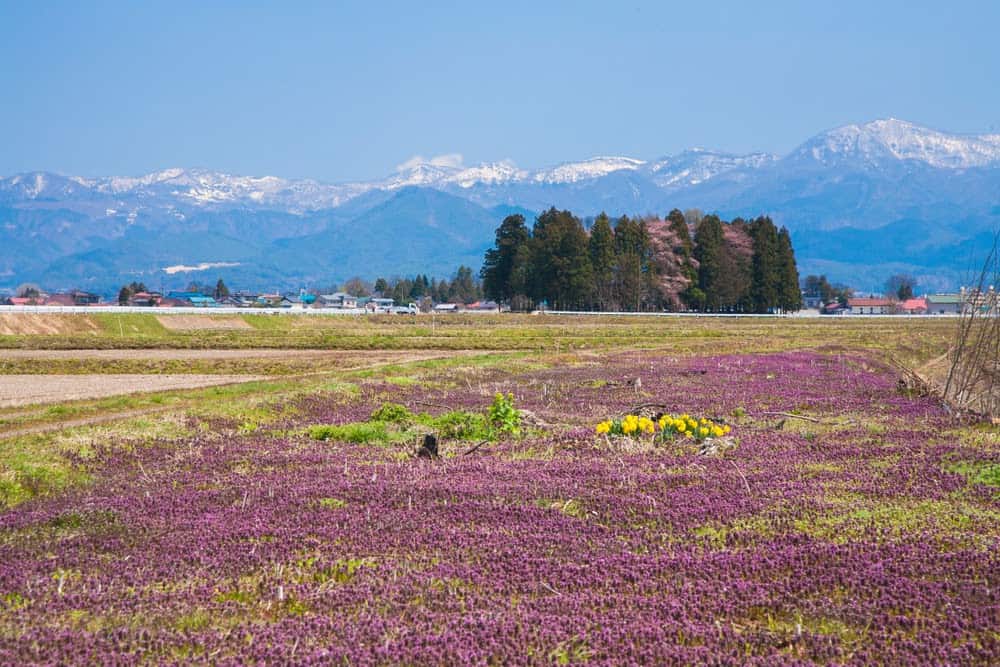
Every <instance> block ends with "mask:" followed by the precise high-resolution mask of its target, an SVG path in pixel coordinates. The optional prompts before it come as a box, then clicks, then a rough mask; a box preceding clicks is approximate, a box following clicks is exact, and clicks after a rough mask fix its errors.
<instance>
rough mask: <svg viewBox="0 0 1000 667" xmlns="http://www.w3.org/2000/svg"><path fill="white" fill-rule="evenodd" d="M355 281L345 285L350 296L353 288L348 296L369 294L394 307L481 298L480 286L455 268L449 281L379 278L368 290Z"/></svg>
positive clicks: (466, 270)
mask: <svg viewBox="0 0 1000 667" xmlns="http://www.w3.org/2000/svg"><path fill="white" fill-rule="evenodd" d="M356 280H357V279H353V280H351V281H348V283H347V284H345V291H347V292H351V288H353V289H354V291H353V292H351V293H352V294H356V295H358V296H368V294H367V293H366V292H369V291H370V292H372V293H375V294H379V295H381V296H385V297H389V298H392V299H393V300H395V302H396V303H408V302H411V301H414V302H419V301H421V300H422V299H425V298H427V299H430V300H431V301H433V302H434V303H449V302H454V303H472V302H474V301H479V300H480V299H482V298H483V290H482V286H481V285H480V282H479V281H478V280H476V278H475V274H473V272H472V269H471V268H469V267H468V266H460V267H458V271H456V272H455V275H454V276H452V279H451V280H450V281H449V280H448V279H447V278H442V279H441V280H437V279H435V278H429V279H428V277H427V275H426V274H424V275H420V274H418V275H416V276H414V277H413V278H399V277H395V278H389V279H385V278H379V279H378V280H376V281H375V284H374V285H373V286H371V288H370V290H369V289H366V286H365V285H364V284H362V285H358V284H357V282H355V281H356Z"/></svg>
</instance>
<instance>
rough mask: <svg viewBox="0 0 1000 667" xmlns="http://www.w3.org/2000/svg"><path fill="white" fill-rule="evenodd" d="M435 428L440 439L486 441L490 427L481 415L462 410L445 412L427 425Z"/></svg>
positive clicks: (488, 437)
mask: <svg viewBox="0 0 1000 667" xmlns="http://www.w3.org/2000/svg"><path fill="white" fill-rule="evenodd" d="M427 425H428V426H431V427H433V428H435V429H436V430H437V432H438V435H439V436H440V437H442V438H446V439H452V440H488V439H490V436H491V434H490V426H489V424H488V423H487V421H486V417H484V416H483V415H477V414H475V413H472V412H464V411H462V410H453V411H452V412H446V413H445V414H443V415H441V416H440V417H435V418H433V419H431V420H430V422H429V423H428V424H427Z"/></svg>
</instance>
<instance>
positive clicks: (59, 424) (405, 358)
mask: <svg viewBox="0 0 1000 667" xmlns="http://www.w3.org/2000/svg"><path fill="white" fill-rule="evenodd" d="M92 351H93V352H105V351H104V350H92ZM164 351H165V352H176V350H164ZM71 352H76V351H71ZM117 352H120V351H117ZM183 352H213V350H197V351H196V350H184V351H183ZM225 352H242V351H241V350H232V351H229V350H226V351H225ZM272 352H284V351H283V350H273V351H272ZM296 352H297V351H296ZM319 352H328V351H327V350H322V351H319ZM330 352H332V351H330ZM482 354H489V352H484V351H482V350H463V351H460V352H449V353H414V352H400V353H398V354H397V353H392V354H391V355H388V356H391V357H392V358H391V359H388V360H387V359H385V358H384V357H385V356H387V354H386V353H375V354H373V355H369V356H370V357H374V358H375V359H376V360H375V361H374V363H367V364H361V365H356V366H351V367H348V368H341V369H338V370H336V371H317V372H314V373H303V374H300V375H295V376H282V377H280V378H279V379H280V380H282V381H287V380H290V379H295V378H301V379H306V378H310V377H316V376H323V375H325V376H334V375H336V374H339V373H343V372H353V371H359V370H367V369H372V368H379V367H382V366H390V365H394V364H399V363H407V362H415V361H426V360H432V359H442V358H450V357H454V356H475V355H482ZM5 377H6V378H11V377H15V378H31V379H32V380H38V379H45V378H51V377H65V378H74V379H76V378H81V377H83V378H88V377H97V378H102V377H114V376H108V375H98V376H80V375H70V376H46V375H28V376H10V375H8V376H2V375H0V398H2V382H3V379H4V378H5ZM120 377H126V378H130V379H132V380H133V382H134V381H135V378H157V377H176V378H182V379H190V378H202V377H204V378H211V379H212V380H215V381H214V382H210V383H208V384H202V385H197V386H193V385H182V386H180V387H174V388H181V389H187V388H190V389H197V388H199V387H206V386H218V385H222V384H242V383H244V382H253V381H256V380H266V379H269V378H268V377H266V376H253V375H230V376H220V375H209V376H198V375H180V376H163V375H159V376H157V375H139V376H136V375H126V376H120ZM169 389H171V388H170V387H164V388H158V389H147V388H143V389H139V390H133V391H131V392H129V393H147V392H149V393H156V392H157V391H167V390H169ZM61 400H71V399H68V398H66V397H63V398H62V399H61ZM0 405H2V403H0ZM15 405H16V404H15ZM32 405H34V406H39V404H38V402H35V403H33V404H32ZM42 405H44V403H43V404H42ZM192 405H194V401H193V400H191V401H183V402H181V403H174V404H173V405H168V406H158V407H145V408H136V409H133V410H123V411H118V412H108V413H104V414H99V415H91V416H87V417H78V418H73V419H65V420H61V421H46V422H44V423H41V424H33V425H28V426H24V427H21V428H15V429H12V430H9V431H2V430H0V441H2V440H4V439H6V438H14V437H18V436H23V435H32V434H36V433H47V432H50V431H61V430H63V429H67V428H76V427H80V426H92V425H95V424H103V423H107V422H114V421H119V420H123V419H131V418H134V417H144V416H146V415H150V414H159V413H162V412H170V411H180V410H184V409H186V408H188V407H190V406H192ZM23 414H26V413H25V412H22V411H17V412H13V413H12V412H6V411H5V412H4V414H3V416H4V417H11V416H17V415H23Z"/></svg>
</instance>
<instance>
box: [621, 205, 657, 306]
mask: <svg viewBox="0 0 1000 667" xmlns="http://www.w3.org/2000/svg"><path fill="white" fill-rule="evenodd" d="M649 255H650V248H649V236H648V234H647V233H646V227H645V225H644V224H643V223H642V222H641V221H639V220H632V219H630V218H629V217H628V216H624V215H623V216H622V217H621V218H619V219H618V222H617V223H616V224H615V263H616V267H617V270H616V275H615V285H616V290H615V291H616V292H617V297H618V303H619V305H620V306H621V308H622V309H623V310H629V311H639V310H642V307H643V302H644V299H645V296H646V293H647V289H648V286H649V285H648V271H649Z"/></svg>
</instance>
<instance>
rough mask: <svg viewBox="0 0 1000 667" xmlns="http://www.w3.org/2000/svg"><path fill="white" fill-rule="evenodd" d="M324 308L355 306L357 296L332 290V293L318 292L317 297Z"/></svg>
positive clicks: (356, 305)
mask: <svg viewBox="0 0 1000 667" xmlns="http://www.w3.org/2000/svg"><path fill="white" fill-rule="evenodd" d="M317 301H318V302H319V304H320V305H321V306H322V307H324V308H351V309H352V308H357V307H358V297H356V296H352V295H350V294H348V293H347V292H334V293H333V294H320V295H319V299H317Z"/></svg>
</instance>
